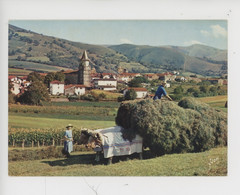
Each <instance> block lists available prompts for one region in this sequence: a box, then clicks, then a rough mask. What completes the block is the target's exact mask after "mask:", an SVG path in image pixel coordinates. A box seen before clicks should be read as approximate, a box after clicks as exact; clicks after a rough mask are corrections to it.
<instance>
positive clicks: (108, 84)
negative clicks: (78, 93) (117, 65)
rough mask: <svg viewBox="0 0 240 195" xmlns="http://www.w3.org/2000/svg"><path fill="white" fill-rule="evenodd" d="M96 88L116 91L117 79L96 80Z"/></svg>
mask: <svg viewBox="0 0 240 195" xmlns="http://www.w3.org/2000/svg"><path fill="white" fill-rule="evenodd" d="M94 88H95V89H100V90H106V91H114V90H116V89H117V80H116V79H95V80H94Z"/></svg>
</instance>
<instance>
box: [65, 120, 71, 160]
mask: <svg viewBox="0 0 240 195" xmlns="http://www.w3.org/2000/svg"><path fill="white" fill-rule="evenodd" d="M72 127H73V126H72V124H69V125H68V126H66V131H65V134H64V151H65V153H66V154H67V157H70V153H71V152H72V151H73V137H72Z"/></svg>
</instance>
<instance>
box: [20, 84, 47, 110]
mask: <svg viewBox="0 0 240 195" xmlns="http://www.w3.org/2000/svg"><path fill="white" fill-rule="evenodd" d="M49 100H50V97H49V94H48V90H47V88H46V86H45V85H44V84H43V83H42V82H41V81H38V80H35V81H34V82H32V83H31V84H30V85H29V86H28V87H27V90H26V91H25V92H24V93H23V94H22V95H21V96H20V97H19V98H18V99H17V101H18V102H20V103H23V104H30V105H41V104H42V102H43V101H49Z"/></svg>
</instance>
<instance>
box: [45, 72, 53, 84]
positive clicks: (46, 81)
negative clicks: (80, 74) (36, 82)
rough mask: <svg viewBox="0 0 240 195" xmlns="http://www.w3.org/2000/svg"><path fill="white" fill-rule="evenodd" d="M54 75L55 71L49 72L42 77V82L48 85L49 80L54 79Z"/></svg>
mask: <svg viewBox="0 0 240 195" xmlns="http://www.w3.org/2000/svg"><path fill="white" fill-rule="evenodd" d="M54 77H55V73H54V72H49V73H48V74H47V75H46V76H45V78H44V84H46V85H47V86H49V84H50V82H52V81H53V80H54Z"/></svg>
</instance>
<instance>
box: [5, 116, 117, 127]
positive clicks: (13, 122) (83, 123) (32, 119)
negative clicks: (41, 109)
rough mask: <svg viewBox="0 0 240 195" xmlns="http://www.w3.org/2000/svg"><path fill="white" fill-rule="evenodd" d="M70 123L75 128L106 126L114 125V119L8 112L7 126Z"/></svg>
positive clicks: (43, 125)
mask: <svg viewBox="0 0 240 195" xmlns="http://www.w3.org/2000/svg"><path fill="white" fill-rule="evenodd" d="M69 123H71V124H72V125H73V126H74V127H75V128H81V127H83V128H90V129H98V128H107V127H112V126H115V121H113V120H112V121H110V120H109V121H106V120H91V119H90V120H79V119H76V118H61V119H60V118H50V117H49V118H47V117H39V116H37V115H33V114H32V116H29V115H23V116H22V115H17V114H9V126H11V127H13V128H40V129H48V128H65V126H66V124H69Z"/></svg>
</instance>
